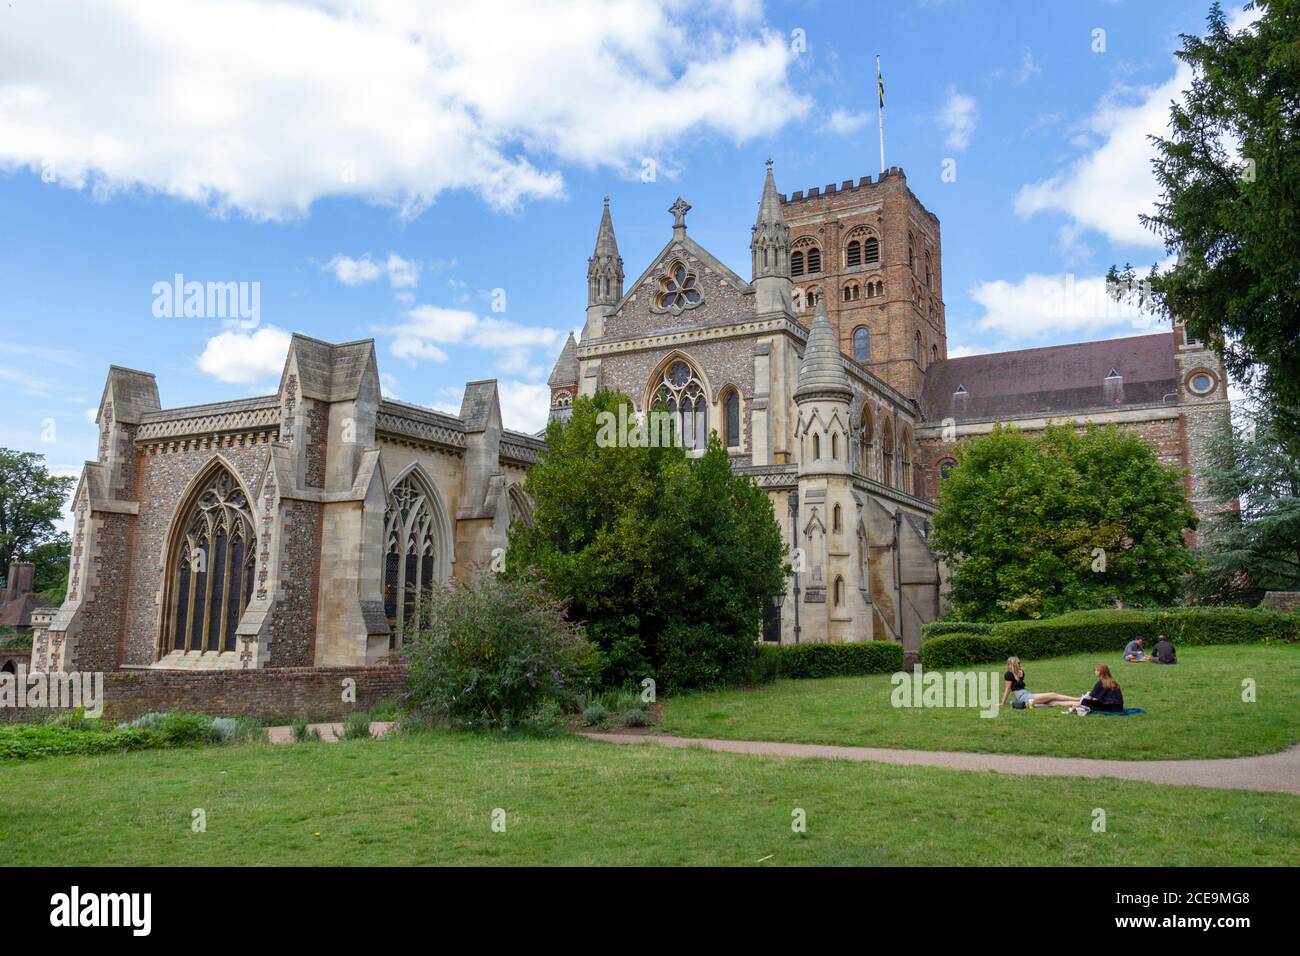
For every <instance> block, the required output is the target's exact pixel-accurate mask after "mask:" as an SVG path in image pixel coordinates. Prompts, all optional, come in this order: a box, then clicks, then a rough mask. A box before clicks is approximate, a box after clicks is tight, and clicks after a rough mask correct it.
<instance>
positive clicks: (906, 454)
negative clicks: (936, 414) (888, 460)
mask: <svg viewBox="0 0 1300 956" xmlns="http://www.w3.org/2000/svg"><path fill="white" fill-rule="evenodd" d="M911 445H912V432H911V429H909V428H904V429H903V430H902V432H901V433H900V434H899V442H898V459H899V462H898V464H899V468H898V470H899V479H898V487H899V488H901V489H902V490H903V491H906V492H907V493H909V494H912V493H914V492H915V491H916V488H915V482H914V481H913V475H912V450H911Z"/></svg>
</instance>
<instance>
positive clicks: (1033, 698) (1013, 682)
mask: <svg viewBox="0 0 1300 956" xmlns="http://www.w3.org/2000/svg"><path fill="white" fill-rule="evenodd" d="M1002 680H1003V682H1004V683H1003V687H1002V701H1001V703H999V704H998V706H999V707H1004V706H1006V703H1007V696H1008V695H1011V700H1012V704H1011V706H1012V707H1015V708H1017V709H1019V708H1021V707H1027V708H1029V709H1030V710H1032V709H1033V708H1035V707H1050V706H1052V705H1053V704H1077V703H1078V702H1079V700H1078V698H1077V697H1066V696H1065V695H1064V694H1053V693H1051V692H1050V691H1049V692H1048V693H1044V694H1031V693H1029V691H1027V690H1026V689H1025V669H1024V668H1023V667H1021V666H1020V658H1018V657H1008V658H1007V672H1006V673H1005V674H1003V675H1002Z"/></svg>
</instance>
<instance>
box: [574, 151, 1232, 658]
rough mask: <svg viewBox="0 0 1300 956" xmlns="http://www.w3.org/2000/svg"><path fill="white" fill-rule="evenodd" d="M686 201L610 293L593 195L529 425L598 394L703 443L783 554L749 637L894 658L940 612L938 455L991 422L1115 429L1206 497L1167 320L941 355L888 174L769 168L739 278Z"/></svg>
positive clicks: (914, 221)
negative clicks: (794, 187) (764, 612)
mask: <svg viewBox="0 0 1300 956" xmlns="http://www.w3.org/2000/svg"><path fill="white" fill-rule="evenodd" d="M690 208H691V207H690V206H689V205H688V204H687V203H686V202H685V201H684V200H682V199H680V198H679V199H678V200H677V202H676V203H675V204H674V205H673V206H672V208H671V209H670V210H669V212H670V213H671V214H672V215H673V228H672V235H671V236H670V237H669V238H668V240H667V242H666V244H665V245H664V246H663V248H662V249H660V251H659V252H658V253H657V254H656V255H655V256H654V257H653V258H652V259H651V261H650V262H649V263H647V264H646V266H645V268H644V270H643V271H642V272H641V274H640V275H638V276H637V277H636V278H635V279H634V280H633V281H632V282H631V283H630V284H629V283H625V274H624V269H623V260H622V257H621V256H620V255H619V252H618V243H617V240H616V238H615V234H614V226H613V220H612V217H611V215H610V210H609V203H608V200H606V203H605V209H604V211H603V213H602V215H601V220H600V225H599V227H598V230H597V237H596V247H595V250H594V252H593V254H592V257H591V259H590V260H589V261H588V268H587V303H588V306H587V317H586V322H585V324H584V326H583V330H582V336H581V339H580V340H578V339H574V338H573V337H572V336H570V339H569V341H568V342H567V343H566V344H565V346H564V349H563V351H562V353H561V355H560V357H559V360H558V362H557V363H556V365H555V370H554V372H553V373H552V374H551V377H550V386H551V415H552V417H556V418H561V419H563V418H564V417H565V416H566V415H567V414H568V412H569V410H570V407H571V406H572V403H573V401H574V399H575V398H576V397H577V396H579V395H590V394H593V393H594V392H595V391H596V389H598V388H608V389H614V390H617V391H619V392H622V393H624V394H626V395H628V396H629V397H630V398H631V399H632V401H633V403H634V404H635V405H636V407H637V410H638V411H640V412H646V411H647V410H649V409H651V408H653V407H656V406H657V404H658V403H660V402H662V403H663V407H664V408H666V409H667V410H668V411H669V412H670V413H671V414H672V415H673V416H675V418H676V427H677V431H678V433H679V434H680V435H681V436H682V441H683V444H685V445H686V446H687V447H688V448H698V447H701V446H702V445H703V444H704V442H706V441H707V437H706V436H708V435H709V434H710V433H715V432H716V433H717V435H718V436H719V438H720V439H721V441H722V443H723V445H724V446H725V447H726V448H727V450H728V451H729V453H730V454H731V456H732V463H733V467H734V468H735V469H736V470H737V471H740V472H743V473H746V474H749V475H752V476H753V478H754V479H755V480H756V481H757V482H758V483H759V485H760V486H761V487H762V488H764V489H765V490H766V491H767V493H768V495H769V497H770V498H771V501H772V508H773V513H774V515H775V517H776V519H777V521H778V523H779V524H780V525H781V527H782V529H783V533H784V535H785V538H786V542H787V544H788V545H789V546H790V547H791V549H792V553H793V554H795V555H796V557H797V571H798V573H797V574H796V575H794V576H793V577H792V579H791V580H790V583H789V586H788V590H787V593H786V595H785V597H784V598H783V599H782V600H781V602H780V604H779V606H774V607H773V608H772V609H771V610H770V612H769V614H768V620H767V624H766V626H765V628H764V634H763V638H764V639H765V640H771V641H777V640H779V641H781V642H784V643H792V642H794V641H796V640H799V641H864V640H893V641H899V642H901V643H902V644H903V645H904V648H905V649H906V650H908V651H912V650H916V649H917V648H918V647H919V643H920V638H921V630H920V629H921V625H922V624H924V623H925V622H927V621H930V620H933V619H935V618H936V617H938V616H940V615H941V614H942V612H943V610H944V607H945V590H946V574H947V572H946V569H945V568H944V567H943V565H942V564H941V562H940V561H938V560H937V558H936V556H935V554H934V553H933V552H931V550H930V548H929V545H928V543H927V542H928V538H929V527H930V524H929V523H930V518H931V516H932V515H933V513H934V510H935V506H934V501H935V500H936V497H937V493H938V487H939V482H940V481H942V478H943V475H944V474H945V473H946V470H947V469H948V468H949V467H950V465H951V464H952V463H953V462H954V461H955V457H954V449H955V446H956V445H957V444H958V443H959V442H960V441H962V440H964V439H965V438H967V437H968V436H971V435H978V434H982V433H984V432H987V431H989V430H991V429H992V428H993V427H994V425H995V423H997V422H1007V423H1011V424H1014V425H1016V426H1017V427H1021V428H1025V429H1031V430H1032V429H1040V428H1042V427H1043V426H1044V425H1045V424H1046V423H1048V422H1069V423H1076V424H1082V423H1085V422H1101V423H1106V422H1114V423H1116V424H1118V425H1120V426H1121V427H1125V428H1131V429H1134V430H1136V431H1137V432H1138V433H1139V434H1141V435H1142V436H1143V437H1144V438H1145V439H1146V440H1147V441H1148V442H1150V443H1151V445H1152V446H1153V447H1154V448H1155V450H1156V452H1157V454H1158V455H1159V456H1160V457H1161V458H1162V459H1163V460H1164V461H1166V462H1169V463H1172V464H1175V465H1178V466H1179V467H1181V468H1183V469H1185V471H1186V472H1187V473H1188V475H1189V477H1188V478H1187V479H1186V481H1187V492H1188V496H1189V498H1190V499H1191V501H1192V502H1193V505H1194V506H1196V507H1197V508H1198V510H1204V509H1205V507H1206V506H1207V505H1208V504H1209V502H1208V500H1207V499H1206V495H1205V490H1204V488H1203V486H1202V485H1201V484H1200V483H1199V482H1196V481H1194V480H1193V479H1192V478H1191V477H1190V475H1192V474H1194V473H1195V472H1196V470H1197V468H1198V466H1199V463H1200V460H1201V457H1202V456H1203V454H1204V448H1205V441H1206V439H1207V437H1208V435H1209V434H1210V432H1211V430H1212V429H1213V428H1214V427H1215V426H1216V425H1217V424H1218V423H1220V422H1222V421H1223V419H1224V418H1225V417H1226V415H1227V411H1228V401H1227V380H1226V376H1225V375H1224V372H1223V369H1222V366H1221V365H1220V363H1219V361H1218V359H1217V358H1216V357H1215V355H1214V353H1213V352H1212V351H1210V350H1209V349H1208V348H1207V347H1205V346H1204V345H1203V344H1202V343H1199V342H1194V341H1188V340H1187V339H1186V337H1185V335H1184V334H1183V330H1182V329H1181V328H1176V329H1174V330H1173V331H1171V332H1166V333H1161V334H1155V335H1143V336H1136V337H1133V338H1125V339H1115V340H1109V341H1104V342H1088V343H1079V344H1076V345H1066V346H1056V347H1052V348H1046V349H1028V350H1024V351H1018V352H1002V353H993V354H989V355H978V356H971V357H963V358H956V359H949V358H948V356H947V331H946V324H945V317H944V302H943V264H942V263H943V257H942V242H941V237H940V229H939V220H938V219H937V218H936V217H935V216H934V215H933V214H932V213H930V212H929V211H928V210H927V209H926V208H925V207H924V206H923V205H922V204H921V202H920V201H919V200H918V199H917V197H916V196H915V195H914V194H913V193H912V191H911V189H910V188H909V187H908V185H907V179H906V176H905V175H904V174H903V172H902V170H900V169H897V168H891V169H889V170H888V171H886V172H885V173H882V174H881V175H880V176H879V177H878V178H876V179H874V180H873V179H872V178H870V177H864V178H862V179H860V180H858V181H857V182H854V181H853V180H846V181H845V182H843V183H842V184H840V185H838V186H836V185H835V184H831V185H828V186H826V187H824V188H813V189H809V190H807V191H806V192H805V191H798V192H794V193H792V194H790V195H789V196H786V195H783V194H782V193H780V192H778V191H777V188H776V182H775V179H774V176H773V172H772V168H771V164H770V163H769V164H768V169H767V174H766V178H765V180H764V183H763V189H762V194H761V198H760V201H759V208H758V216H757V219H756V221H755V223H754V226H753V228H752V230H751V237H750V238H751V241H750V253H751V262H750V278H749V279H748V280H746V279H744V278H742V277H741V276H739V275H738V274H737V273H735V272H733V271H732V270H731V269H730V268H729V267H728V266H727V265H725V264H724V263H723V262H721V261H720V260H719V259H718V258H717V257H716V256H714V255H713V254H712V253H710V252H709V251H708V250H707V249H705V248H703V247H702V246H701V245H699V244H698V243H697V242H695V241H694V240H693V239H691V238H690V236H689V235H688V234H687V227H686V213H687V212H688V211H689V210H690ZM794 549H797V550H794ZM796 588H797V590H796Z"/></svg>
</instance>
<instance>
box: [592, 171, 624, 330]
mask: <svg viewBox="0 0 1300 956" xmlns="http://www.w3.org/2000/svg"><path fill="white" fill-rule="evenodd" d="M622 298H623V257H622V256H620V255H619V254H618V240H616V239H615V238H614V220H613V219H611V218H610V215H609V197H608V196H606V197H605V210H604V212H602V213H601V216H600V229H599V230H597V232H596V250H595V251H594V252H593V253H592V254H591V258H590V259H588V260H587V326H586V328H585V329H583V332H582V338H583V341H586V340H588V339H593V338H599V337H600V336H601V335H603V334H604V331H605V316H607V315H608V314H609V313H610V312H612V311H613V309H614V306H616V305H618V303H619V300H620V299H622Z"/></svg>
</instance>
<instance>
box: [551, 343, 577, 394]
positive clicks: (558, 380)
mask: <svg viewBox="0 0 1300 956" xmlns="http://www.w3.org/2000/svg"><path fill="white" fill-rule="evenodd" d="M546 384H547V385H550V386H552V387H555V386H557V385H577V384H578V343H577V341H576V340H575V339H574V338H573V333H572V332H570V333H569V339H568V341H566V342H565V343H564V349H563V350H562V351H561V352H560V358H559V360H558V361H557V362H556V363H555V370H554V371H552V372H551V377H550V378H549V379H547V380H546Z"/></svg>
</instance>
